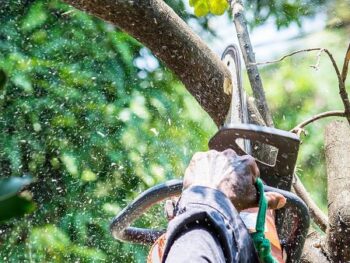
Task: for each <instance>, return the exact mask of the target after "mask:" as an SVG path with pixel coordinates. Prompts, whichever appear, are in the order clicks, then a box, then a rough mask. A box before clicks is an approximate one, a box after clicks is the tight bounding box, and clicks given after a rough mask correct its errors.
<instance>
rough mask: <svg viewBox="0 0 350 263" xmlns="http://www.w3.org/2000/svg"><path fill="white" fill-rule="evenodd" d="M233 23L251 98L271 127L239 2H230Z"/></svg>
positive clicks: (239, 0) (235, 0) (271, 122)
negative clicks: (251, 92) (245, 69)
mask: <svg viewBox="0 0 350 263" xmlns="http://www.w3.org/2000/svg"><path fill="white" fill-rule="evenodd" d="M230 2H231V8H232V14H233V17H234V20H233V22H234V23H235V26H236V31H237V37H238V42H239V45H240V47H241V51H242V54H243V59H244V62H245V65H246V68H247V72H248V78H249V82H250V85H251V87H252V90H253V96H254V98H255V102H256V104H257V108H258V110H259V112H260V114H261V116H262V117H263V119H264V121H265V123H266V124H267V126H270V127H272V126H273V120H272V117H271V113H270V109H269V107H268V104H267V101H266V97H265V92H264V89H263V85H262V82H261V78H260V74H259V70H258V67H257V66H256V65H255V54H254V51H253V47H252V44H251V41H250V37H249V33H248V28H247V21H246V19H245V16H244V7H243V4H242V1H241V0H231V1H230Z"/></svg>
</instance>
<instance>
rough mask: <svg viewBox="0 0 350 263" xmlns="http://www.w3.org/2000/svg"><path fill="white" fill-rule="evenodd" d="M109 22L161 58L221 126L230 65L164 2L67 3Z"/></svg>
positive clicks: (72, 0) (227, 104)
mask: <svg viewBox="0 0 350 263" xmlns="http://www.w3.org/2000/svg"><path fill="white" fill-rule="evenodd" d="M64 1H65V2H67V3H69V4H71V5H73V6H74V7H76V8H78V9H81V10H85V11H87V12H89V13H91V14H92V15H94V16H97V17H100V18H102V19H103V20H106V21H109V22H111V23H112V24H114V25H116V26H117V27H119V28H120V29H122V30H123V31H125V32H127V33H128V34H130V35H131V36H133V37H134V38H136V39H137V40H138V41H140V42H141V43H142V44H144V45H145V46H146V47H148V48H149V49H150V50H151V51H152V52H153V54H155V55H156V56H157V57H158V58H159V59H161V60H162V61H163V62H164V63H165V65H166V66H167V67H168V68H169V69H170V70H172V71H173V72H174V73H175V74H176V75H177V76H178V77H179V79H180V80H181V81H182V82H183V83H184V85H185V86H186V88H187V90H188V91H189V92H190V93H191V94H192V95H193V96H194V97H195V98H196V100H197V101H198V102H199V104H200V105H201V106H202V108H203V109H204V110H205V111H206V112H207V113H208V114H209V115H210V117H211V118H212V119H213V120H214V122H215V123H216V125H217V126H221V125H222V124H223V123H224V120H225V118H226V115H227V112H228V110H229V107H230V102H231V96H230V95H231V90H232V86H231V85H232V84H231V77H230V73H229V71H228V69H227V68H226V66H225V65H224V64H223V63H222V62H221V60H220V59H219V58H218V57H217V56H216V55H215V54H214V53H213V52H212V51H211V50H210V49H209V48H208V47H207V45H206V44H205V43H204V42H203V41H202V40H201V39H200V38H199V37H198V36H197V35H196V34H194V33H193V32H192V31H191V29H190V28H189V27H188V26H187V25H186V23H185V22H184V21H182V20H181V18H180V17H179V16H177V14H176V13H175V12H174V11H173V10H172V9H171V8H170V7H169V6H168V5H166V4H165V3H164V2H163V1H162V0H129V1H126V0H99V1H97V0H64Z"/></svg>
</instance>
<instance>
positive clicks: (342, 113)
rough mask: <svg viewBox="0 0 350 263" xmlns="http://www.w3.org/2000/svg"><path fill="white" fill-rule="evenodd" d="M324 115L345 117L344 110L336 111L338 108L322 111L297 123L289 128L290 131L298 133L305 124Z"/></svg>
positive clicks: (324, 116)
mask: <svg viewBox="0 0 350 263" xmlns="http://www.w3.org/2000/svg"><path fill="white" fill-rule="evenodd" d="M326 117H345V112H344V111H338V110H335V111H326V112H322V113H320V114H317V115H314V116H312V117H311V118H309V119H307V120H305V121H303V122H301V123H299V124H298V125H297V126H295V127H294V128H293V129H291V132H294V133H297V134H300V131H301V130H303V129H304V127H305V126H306V125H308V124H310V123H312V122H314V121H317V120H319V119H322V118H326Z"/></svg>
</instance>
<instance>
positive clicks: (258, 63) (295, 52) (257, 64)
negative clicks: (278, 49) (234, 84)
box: [254, 47, 324, 66]
mask: <svg viewBox="0 0 350 263" xmlns="http://www.w3.org/2000/svg"><path fill="white" fill-rule="evenodd" d="M315 50H320V51H321V50H324V49H323V48H319V47H316V48H308V49H301V50H297V51H293V52H292V53H289V54H287V55H284V56H282V57H280V58H279V59H276V60H271V61H265V62H256V63H254V65H256V66H261V65H267V64H274V63H278V62H281V61H282V60H284V59H285V58H288V57H291V56H293V55H296V54H299V53H303V52H310V51H315Z"/></svg>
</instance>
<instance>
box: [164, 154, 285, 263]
mask: <svg viewBox="0 0 350 263" xmlns="http://www.w3.org/2000/svg"><path fill="white" fill-rule="evenodd" d="M258 176H259V169H258V167H257V164H256V162H255V160H254V158H253V157H251V156H248V155H245V156H238V155H237V154H236V153H235V152H234V151H233V150H231V149H228V150H225V151H223V152H218V151H215V150H210V151H208V152H200V153H196V154H195V155H194V156H193V158H192V160H191V162H190V164H189V166H188V167H187V169H186V171H185V176H184V188H183V192H182V194H181V197H180V198H179V200H178V202H177V203H176V213H175V215H174V218H173V219H172V220H171V221H170V222H169V225H168V229H167V232H166V235H165V240H166V242H165V243H164V247H163V248H162V262H165V263H199V262H206V263H208V262H209V263H214V262H215V263H216V262H217V263H224V262H229V263H230V262H239V263H244V262H259V257H258V254H257V252H256V249H255V247H254V244H253V241H252V238H251V237H250V235H249V231H248V229H247V227H246V225H245V224H244V223H243V221H242V219H241V217H240V216H239V212H240V211H242V210H244V209H248V208H251V207H257V204H258V192H257V189H256V186H255V182H256V179H257V178H258ZM266 198H267V201H268V205H269V208H271V209H279V208H281V207H283V206H284V205H285V203H286V199H285V198H284V197H283V196H282V195H281V194H278V193H274V192H270V193H266Z"/></svg>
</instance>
